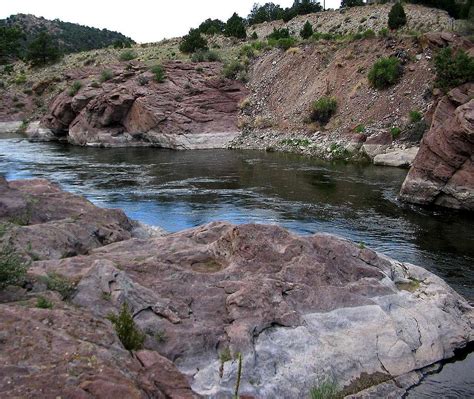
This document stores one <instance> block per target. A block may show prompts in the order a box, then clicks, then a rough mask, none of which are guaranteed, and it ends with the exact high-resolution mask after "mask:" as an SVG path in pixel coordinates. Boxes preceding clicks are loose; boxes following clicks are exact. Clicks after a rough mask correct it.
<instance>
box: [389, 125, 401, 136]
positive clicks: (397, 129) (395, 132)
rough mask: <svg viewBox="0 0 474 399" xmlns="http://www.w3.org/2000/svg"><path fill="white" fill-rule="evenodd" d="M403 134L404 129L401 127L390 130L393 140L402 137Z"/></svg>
mask: <svg viewBox="0 0 474 399" xmlns="http://www.w3.org/2000/svg"><path fill="white" fill-rule="evenodd" d="M401 132H402V129H400V128H399V127H391V128H390V134H391V136H392V138H393V139H396V138H397V137H398V136H400V133H401Z"/></svg>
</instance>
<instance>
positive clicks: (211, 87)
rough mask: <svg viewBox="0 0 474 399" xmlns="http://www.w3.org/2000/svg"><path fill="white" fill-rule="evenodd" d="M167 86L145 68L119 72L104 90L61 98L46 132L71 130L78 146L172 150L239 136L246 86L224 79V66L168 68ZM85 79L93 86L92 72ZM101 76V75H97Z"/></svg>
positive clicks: (90, 89)
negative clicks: (222, 70) (165, 148)
mask: <svg viewBox="0 0 474 399" xmlns="http://www.w3.org/2000/svg"><path fill="white" fill-rule="evenodd" d="M165 69H166V79H165V81H164V82H163V83H157V82H155V81H154V80H153V75H152V74H151V72H149V71H148V70H147V69H146V68H145V67H143V66H141V65H138V64H134V66H132V67H130V68H125V69H122V68H121V67H116V69H115V70H114V75H115V76H114V77H113V78H112V79H111V80H109V81H107V82H104V83H103V84H102V87H101V88H95V87H92V86H96V85H88V86H86V87H85V88H84V89H83V90H80V91H79V92H78V93H77V94H76V95H75V96H74V97H70V95H69V94H68V93H66V92H65V93H62V94H60V95H59V96H58V97H57V98H56V99H55V101H54V102H53V104H52V105H51V107H50V113H49V114H48V115H47V116H46V117H44V118H43V120H42V124H41V126H42V127H46V128H49V129H51V130H53V131H54V132H55V133H56V134H58V135H61V132H64V131H68V134H69V135H68V140H69V142H71V143H72V144H78V145H98V146H130V145H146V146H150V145H152V146H158V147H169V148H178V149H179V148H183V149H187V148H219V147H226V146H227V143H228V142H229V141H230V140H232V138H234V137H235V135H236V134H237V133H238V131H239V129H238V127H237V115H238V103H239V101H240V100H241V99H242V98H243V97H245V96H246V94H247V91H246V89H245V87H244V86H243V85H242V84H241V83H239V82H236V81H232V80H229V79H224V78H222V77H221V76H220V69H221V64H220V63H199V64H194V63H188V64H186V63H182V62H179V61H175V62H170V63H168V64H166V66H165ZM86 72H87V76H82V80H83V85H84V86H85V85H86V83H88V82H89V83H90V82H91V76H90V71H84V73H86ZM97 72H98V71H96V73H97Z"/></svg>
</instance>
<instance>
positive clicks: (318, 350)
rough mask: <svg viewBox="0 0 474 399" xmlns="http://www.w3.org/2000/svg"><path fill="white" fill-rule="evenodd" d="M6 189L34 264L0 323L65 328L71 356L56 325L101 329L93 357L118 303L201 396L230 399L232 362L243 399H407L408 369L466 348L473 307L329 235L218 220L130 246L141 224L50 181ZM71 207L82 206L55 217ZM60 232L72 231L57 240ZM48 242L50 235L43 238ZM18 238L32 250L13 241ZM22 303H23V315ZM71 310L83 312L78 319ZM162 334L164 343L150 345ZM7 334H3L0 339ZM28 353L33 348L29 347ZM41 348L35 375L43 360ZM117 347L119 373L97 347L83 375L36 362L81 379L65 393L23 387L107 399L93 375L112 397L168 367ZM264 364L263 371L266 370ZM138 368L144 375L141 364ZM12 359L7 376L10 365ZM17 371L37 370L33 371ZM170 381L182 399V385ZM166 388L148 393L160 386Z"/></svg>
mask: <svg viewBox="0 0 474 399" xmlns="http://www.w3.org/2000/svg"><path fill="white" fill-rule="evenodd" d="M1 187H2V195H1V196H0V199H1V200H2V202H3V205H4V206H2V208H1V209H2V214H1V218H2V221H3V223H6V225H5V226H6V228H5V229H4V233H3V236H2V242H3V243H4V244H5V243H6V242H8V245H11V246H12V247H13V248H18V249H22V252H20V254H21V255H22V256H26V257H28V258H30V260H31V262H32V263H31V266H30V267H29V272H28V276H29V277H28V284H27V285H22V286H23V288H17V289H13V290H10V291H9V294H8V296H7V298H8V299H3V302H4V303H3V304H2V305H0V311H1V312H3V314H4V316H5V317H11V316H13V315H16V317H17V319H16V320H17V321H16V322H14V323H11V324H9V325H11V326H12V328H17V330H18V328H20V324H19V323H20V321H21V320H25V317H28V318H30V319H34V320H36V319H38V321H40V320H41V319H42V318H44V317H46V318H48V317H49V320H50V323H52V324H51V327H48V326H45V327H42V329H41V330H40V331H39V332H40V333H41V334H46V335H48V334H50V328H54V330H55V331H56V333H57V331H61V333H62V336H63V337H67V340H66V341H64V340H63V342H64V344H62V345H60V346H58V345H55V347H61V348H62V349H64V351H66V352H67V353H72V352H74V351H76V353H77V351H78V349H74V345H78V344H77V343H74V338H73V336H71V333H70V332H69V331H68V330H67V329H64V328H63V327H62V324H63V322H62V321H61V320H63V319H61V318H63V317H67V315H68V314H69V315H70V317H72V319H71V322H72V321H73V320H76V317H77V318H78V321H79V320H83V321H82V322H81V323H82V327H81V328H82V329H83V330H84V334H85V333H86V332H85V331H86V330H87V328H88V325H89V324H88V323H85V322H84V319H83V318H84V317H89V320H90V322H91V323H99V324H98V325H100V326H101V327H100V329H99V330H97V329H96V331H95V332H92V331H89V332H87V334H88V336H89V341H90V342H94V343H97V344H98V345H99V341H98V340H99V339H100V338H99V336H100V334H102V333H100V331H102V329H104V328H105V329H107V328H108V329H110V326H111V325H110V324H109V322H107V321H105V319H104V317H105V315H107V314H108V313H110V312H111V311H112V312H114V311H115V312H116V311H118V309H119V308H120V306H121V304H122V303H124V302H125V303H127V304H128V305H129V306H130V307H131V309H132V314H133V315H134V320H135V323H136V324H137V326H138V327H139V328H140V329H141V330H142V331H143V332H145V334H146V337H145V348H146V349H147V350H148V351H158V352H159V353H160V354H161V355H164V356H165V357H167V358H168V359H171V360H175V361H176V365H177V367H178V368H179V370H180V371H181V373H184V375H186V376H187V378H188V379H189V381H191V383H190V385H191V387H192V389H193V390H194V391H195V392H197V393H200V394H203V395H206V396H211V397H214V396H217V395H219V394H221V395H224V396H225V395H228V394H229V395H230V392H232V391H233V388H234V386H235V378H236V370H237V366H238V362H236V361H235V360H233V359H234V357H233V356H232V354H235V353H240V354H241V355H240V356H241V357H242V359H243V368H242V375H241V386H240V392H241V394H242V395H243V394H247V395H251V396H258V397H274V396H275V395H276V396H284V395H287V394H291V395H292V396H293V397H306V395H307V392H309V390H310V389H311V388H314V387H315V386H317V384H318V382H320V381H322V380H323V379H325V378H331V379H332V380H333V381H334V383H337V384H338V385H339V386H340V387H341V388H342V387H343V386H344V387H345V391H344V392H345V393H346V394H350V393H356V392H357V391H360V390H361V389H366V388H369V387H371V386H373V385H377V388H371V389H372V391H373V390H374V389H377V390H376V391H375V392H379V393H380V392H387V391H390V392H392V393H395V392H397V393H398V394H401V393H402V392H404V390H405V389H407V388H408V387H409V386H411V385H413V384H415V383H416V382H417V381H418V380H419V378H421V376H422V375H423V372H421V373H420V372H418V371H417V370H419V369H422V368H423V367H426V366H429V365H431V364H433V363H435V362H437V361H440V360H442V359H443V358H445V357H450V356H452V355H453V350H454V349H455V348H458V347H463V346H465V345H467V343H468V342H470V341H472V340H473V339H474V330H473V328H472V322H473V316H474V310H473V309H472V308H471V307H470V306H469V304H468V303H467V302H466V301H465V300H464V299H462V298H461V297H460V296H459V295H458V294H456V293H455V291H454V290H452V289H451V288H449V286H448V285H447V284H445V283H444V282H443V281H442V280H441V279H439V278H438V277H436V276H435V275H433V274H432V273H430V272H428V271H426V270H424V269H422V268H419V267H417V266H413V265H411V264H409V263H400V262H397V261H394V260H392V259H390V258H388V257H386V256H383V255H381V254H378V253H376V252H374V251H372V250H371V249H369V248H367V247H365V246H363V245H360V244H359V245H356V244H354V243H351V242H349V241H347V240H343V239H341V238H338V237H335V236H332V235H326V234H316V235H311V236H307V237H302V236H298V235H295V234H292V233H289V232H288V231H286V230H284V229H282V228H280V227H277V226H264V225H240V226H236V225H232V224H229V223H220V222H215V223H211V224H207V225H203V226H200V227H197V228H194V229H191V230H186V231H182V232H178V233H175V234H171V235H166V236H163V237H156V236H155V237H150V238H141V239H136V238H133V237H132V234H133V233H131V232H132V228H133V225H134V223H133V221H130V220H129V219H127V218H125V216H124V215H123V213H121V212H119V211H114V210H101V209H98V208H96V207H94V206H93V205H92V204H90V203H89V204H88V203H87V202H84V200H83V199H81V198H79V197H77V196H71V195H70V194H67V193H64V192H62V191H60V190H58V188H57V187H56V186H54V185H51V184H50V183H48V182H47V181H45V180H32V181H17V182H12V183H7V182H5V181H2V186H1ZM66 203H67V204H69V205H70V204H71V203H73V204H81V205H80V206H68V207H67V208H64V206H63V205H64V204H66ZM79 208H80V209H79ZM86 208H87V209H86ZM63 209H64V211H63ZM110 218H111V219H110ZM109 219H110V220H109ZM115 219H116V220H115ZM20 220H21V221H22V222H21V223H19V222H17V221H20ZM102 220H104V221H106V225H104V226H103V227H99V228H95V229H96V233H95V234H94V236H95V237H96V238H97V240H96V241H94V242H90V241H89V240H90V237H91V235H90V234H86V235H84V234H82V233H81V230H77V228H79V227H80V228H81V229H84V228H85V229H88V228H89V227H88V226H89V225H90V223H96V224H97V223H99V224H101V223H102ZM114 220H115V221H114ZM114 223H115V224H117V229H118V230H117V231H116V228H115V227H113V226H114ZM64 226H67V230H68V231H69V233H68V234H63V233H61V232H63V231H64V230H63V229H64ZM41 231H48V232H49V233H48V234H47V235H45V234H38V233H37V232H41ZM55 231H57V232H59V233H60V234H59V235H55V234H54V232H55ZM29 234H30V235H29ZM86 236H87V243H86V241H84V239H86ZM40 237H41V240H39V238H40ZM59 237H62V238H61V239H66V242H69V243H73V242H74V243H75V248H79V247H80V248H82V250H81V251H79V252H76V253H72V252H71V251H70V250H69V249H67V247H66V246H65V247H64V248H65V250H66V251H67V254H66V256H64V254H63V255H61V254H59V253H58V254H57V253H56V252H57V251H58V249H59V248H60V247H58V246H57V243H56V241H57V239H58V238H59ZM5 240H6V241H5ZM25 240H26V241H29V242H30V245H29V246H25V245H23V244H22V243H24V242H26V241H25ZM85 244H87V245H85ZM25 248H26V252H24V250H25ZM94 248H95V249H94ZM53 254H54V255H53ZM78 254H80V256H77V255H78ZM315 268H316V269H317V272H315V270H314V269H315ZM53 275H55V276H61V279H62V280H61V281H62V282H63V283H62V284H63V285H62V287H64V286H65V284H66V282H67V284H69V287H70V288H69V289H68V291H67V292H68V294H67V296H65V297H63V300H64V299H66V302H65V303H62V302H61V299H60V298H58V297H55V296H54V295H55V294H54V292H51V291H54V290H55V288H52V287H53V285H48V284H46V285H44V284H43V283H41V282H42V281H44V280H42V279H43V277H45V276H46V277H47V276H53ZM42 276H43V277H42ZM49 278H52V277H49ZM56 278H59V277H56ZM196 281H199V284H195V282H196ZM257 287H259V288H258V289H257ZM314 287H318V288H317V289H314ZM60 292H61V291H60ZM38 295H42V296H44V297H47V298H50V299H49V300H50V301H51V304H52V305H51V306H52V309H51V310H48V309H35V308H34V299H36V298H38ZM272 298H273V299H272ZM249 300H250V302H251V303H252V306H249V305H248V303H250V302H249ZM18 301H23V302H24V303H26V307H25V308H24V310H22V308H21V307H19V306H18V304H17V303H15V302H18ZM25 301H26V302H25ZM68 301H70V302H72V304H74V305H76V306H78V307H77V308H76V310H75V311H74V312H73V311H72V310H71V309H70V305H69V304H68ZM221 304H222V305H221ZM349 304H350V305H349ZM404 309H409V311H408V312H409V314H405V312H407V311H405V310H404ZM83 312H85V314H84V315H82V314H83ZM87 314H90V315H91V316H92V318H90V317H91V316H87ZM60 316H61V318H60ZM368 316H369V317H368ZM21 323H23V322H22V321H21ZM334 323H336V324H334ZM22 325H23V324H22ZM25 326H26V324H25ZM52 326H54V327H52ZM337 326H339V327H337ZM344 326H347V327H344ZM346 328H349V329H350V332H351V333H349V332H348V331H347V330H346ZM24 331H25V336H27V335H28V333H27V332H26V330H24ZM399 331H402V335H400V333H399ZM434 331H436V334H433V332H434ZM354 332H355V333H354ZM158 333H159V336H160V337H165V338H163V339H161V338H160V339H159V340H158V339H157V338H156V334H158ZM35 334H36V332H35ZM10 338H11V335H9V334H8V332H7V335H6V337H5V338H4V342H6V343H8V342H9V340H10ZM36 341H37V342H41V340H40V339H39V338H38V337H36ZM300 341H301V343H300V344H299V342H300ZM34 342H35V341H32V343H33V346H34V348H35V350H33V352H32V353H35V357H34V358H30V360H31V362H32V363H31V364H33V363H35V362H36V363H37V362H38V359H39V357H40V354H41V353H42V352H41V350H40V348H39V347H37V346H36V345H35V344H34ZM66 342H67V343H66ZM114 342H115V343H114V344H113V348H111V349H110V351H115V352H114V353H115V354H114V355H112V352H109V354H110V355H112V356H113V358H114V359H119V357H120V358H123V359H122V360H121V361H122V362H124V364H127V368H128V376H125V375H124V374H123V373H120V372H118V374H117V370H116V371H113V368H112V364H111V363H110V362H109V361H108V360H107V356H108V355H107V353H106V352H104V351H97V350H93V351H92V352H91V354H92V353H93V354H94V355H95V357H96V360H95V361H94V363H93V364H92V365H90V366H87V365H86V363H84V364H83V363H82V361H81V360H80V359H76V360H73V359H67V358H66V359H65V360H62V361H61V362H58V363H56V362H57V359H56V358H55V357H54V356H48V358H47V360H46V359H43V361H47V363H48V370H54V369H55V368H56V367H61V368H63V369H64V368H66V369H68V370H70V369H71V367H73V368H74V370H75V373H74V375H73V377H70V378H69V379H68V380H67V382H66V381H64V385H63V388H58V387H57V386H55V385H52V384H47V383H46V381H47V380H48V378H49V377H48V374H47V373H44V372H41V371H33V370H31V371H27V373H28V374H29V377H30V378H29V379H28V381H34V385H35V387H36V388H37V389H43V390H44V392H45V393H48V394H49V393H51V394H52V393H54V394H61V393H63V392H64V391H63V390H64V389H68V390H71V392H72V391H75V392H80V391H81V390H86V392H87V391H89V392H90V389H94V390H99V391H103V390H104V389H105V390H107V389H109V388H108V386H107V384H106V383H105V380H103V379H97V376H98V374H97V370H98V368H100V367H102V368H105V370H107V371H106V373H105V374H104V373H102V375H109V374H110V376H109V377H108V378H107V379H109V380H110V379H113V380H115V381H117V384H116V387H115V389H117V390H118V391H117V392H120V393H121V394H127V395H128V394H130V392H131V391H130V389H135V390H137V391H140V390H145V391H146V390H147V389H149V388H147V385H143V384H144V382H143V381H145V380H144V379H143V378H142V377H140V375H142V374H143V373H145V374H143V375H147V376H148V377H147V378H148V379H149V378H151V374H150V373H149V371H150V370H149V369H148V368H149V367H151V366H152V365H156V364H162V363H163V361H164V360H160V359H161V357H160V356H159V355H158V354H156V355H153V354H150V352H145V353H143V352H136V354H133V355H128V359H127V355H125V352H124V351H123V350H120V344H118V341H117V340H116V338H115V341H114ZM288 342H292V343H293V344H291V345H288ZM330 342H333V343H335V344H336V343H337V350H336V349H335V347H334V346H333V345H327V343H330ZM303 343H304V344H303ZM394 347H395V348H396V351H393V348H394ZM216 348H217V350H216ZM368 348H369V349H368ZM18 351H20V354H19V352H18ZM21 351H22V348H21V347H20V348H18V349H17V350H16V355H15V356H16V358H18V357H20V358H21V357H22V355H21ZM64 351H62V353H63V352H64ZM313 352H314V355H310V356H308V354H311V353H313ZM79 353H81V358H82V356H84V357H86V356H88V355H86V353H83V352H82V349H81V350H79ZM223 353H229V354H230V355H229V356H230V358H228V357H223V356H224V355H222V354H223ZM270 353H271V358H272V361H270V360H269V359H268V360H266V359H267V357H268V356H269V355H270ZM10 355H11V354H10V352H9V354H8V356H10ZM226 356H227V355H226ZM289 357H290V358H291V359H293V361H292V362H291V363H288V361H287V359H288V358H289ZM137 358H138V359H139V360H140V359H141V360H140V361H141V364H142V365H141V366H138V364H135V365H134V363H133V362H135V360H134V359H137ZM145 358H146V359H153V360H152V361H150V362H148V361H145V360H144V359H145ZM257 358H258V359H259V360H258V361H256V360H255V359H257ZM315 358H317V359H318V361H317V362H316V363H315V362H314V359H315ZM219 359H220V360H219ZM223 359H224V360H223ZM351 359H352V360H351ZM354 359H359V361H357V362H356V363H354V362H353V360H354ZM10 361H11V362H13V363H12V364H15V361H14V359H13V358H11V359H10ZM64 362H66V363H64ZM71 362H73V363H71ZM275 362H276V364H275ZM36 363H35V364H36ZM22 364H23V367H24V368H25V367H26V368H25V370H30V369H29V366H28V365H29V363H28V361H26V363H25V360H24V361H23V363H22ZM280 364H281V365H283V364H285V368H282V367H280V366H279V365H280ZM97 367H98V368H97ZM137 367H138V369H137ZM170 367H171V366H170ZM86 370H87V371H86ZM122 370H123V368H122ZM153 370H154V373H155V374H153V375H154V377H153V379H154V380H155V381H164V380H163V377H164V374H162V372H161V371H159V369H158V368H156V367H155V368H153ZM170 370H171V369H170ZM279 370H282V371H283V370H285V371H284V372H281V371H279ZM31 373H33V374H31ZM113 373H115V376H113V375H114V374H113ZM173 373H174V374H173V375H174V377H173V378H174V379H173V381H175V380H176V381H178V380H179V381H184V379H183V377H177V376H178V375H179V374H177V371H173ZM7 375H8V378H7V380H8V379H10V381H13V380H12V379H15V383H13V384H11V385H10V386H11V387H16V388H15V389H20V391H18V392H19V393H20V394H22V393H23V392H26V391H25V390H28V389H29V387H31V385H30V383H28V382H26V381H24V382H23V383H22V384H19V383H18V382H19V381H17V380H16V379H17V378H19V377H18V374H17V373H14V374H11V373H10V374H7ZM61 375H62V374H61ZM112 376H113V377H112ZM124 378H125V379H124ZM180 378H181V380H180ZM127 379H128V380H127ZM289 380H291V381H297V382H298V383H297V384H290V383H289ZM126 381H128V382H126ZM168 383H169V384H170V385H171V388H173V389H178V388H179V387H181V388H179V389H185V390H186V392H188V395H190V394H191V391H189V387H188V388H186V387H185V386H184V385H179V387H177V386H173V383H172V382H170V381H168ZM160 384H163V382H161V383H160ZM160 384H158V385H157V386H158V388H157V389H165V388H166V387H165V388H163V385H160ZM180 384H182V382H180ZM380 384H381V385H380ZM170 385H168V388H166V389H170ZM7 387H8V386H5V387H4V388H5V389H7ZM92 387H94V388H92ZM132 387H133V388H132ZM2 389H3V388H2ZM8 389H9V388H8ZM7 392H9V391H7ZM18 392H17V393H18Z"/></svg>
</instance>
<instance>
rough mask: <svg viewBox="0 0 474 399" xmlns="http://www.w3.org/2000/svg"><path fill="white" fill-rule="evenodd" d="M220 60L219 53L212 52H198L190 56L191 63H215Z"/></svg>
mask: <svg viewBox="0 0 474 399" xmlns="http://www.w3.org/2000/svg"><path fill="white" fill-rule="evenodd" d="M220 60H221V57H220V55H219V53H217V52H216V51H212V50H198V51H196V52H195V53H194V54H193V55H192V56H191V61H192V62H206V61H207V62H215V61H220Z"/></svg>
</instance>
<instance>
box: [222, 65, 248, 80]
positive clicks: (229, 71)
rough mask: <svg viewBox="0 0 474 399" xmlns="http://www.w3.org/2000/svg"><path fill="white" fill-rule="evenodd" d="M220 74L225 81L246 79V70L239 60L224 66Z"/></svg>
mask: <svg viewBox="0 0 474 399" xmlns="http://www.w3.org/2000/svg"><path fill="white" fill-rule="evenodd" d="M222 74H223V75H224V77H226V78H227V79H237V80H242V81H245V80H246V79H247V68H246V67H245V65H244V64H243V63H242V62H240V61H239V60H234V61H231V62H229V63H227V64H225V65H224V68H223V69H222Z"/></svg>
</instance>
